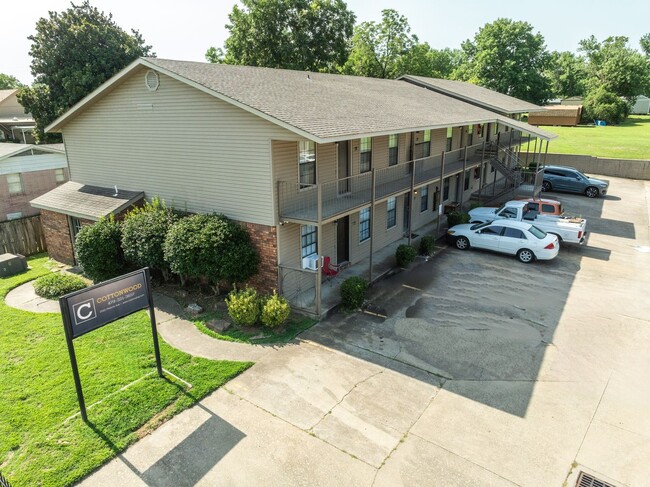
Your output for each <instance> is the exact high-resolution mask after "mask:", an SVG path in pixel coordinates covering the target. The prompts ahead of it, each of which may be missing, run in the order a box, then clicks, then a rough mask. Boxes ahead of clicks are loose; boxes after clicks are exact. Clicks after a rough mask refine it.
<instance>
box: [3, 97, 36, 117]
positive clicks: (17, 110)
mask: <svg viewBox="0 0 650 487" xmlns="http://www.w3.org/2000/svg"><path fill="white" fill-rule="evenodd" d="M28 116H29V115H27V114H26V113H25V110H24V109H23V106H22V105H21V104H20V103H19V102H18V97H17V96H16V93H13V94H11V95H9V96H8V97H7V98H5V99H4V100H2V102H0V118H12V117H18V118H20V119H25V118H27V117H28Z"/></svg>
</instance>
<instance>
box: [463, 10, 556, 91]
mask: <svg viewBox="0 0 650 487" xmlns="http://www.w3.org/2000/svg"><path fill="white" fill-rule="evenodd" d="M462 48H463V51H464V53H465V56H466V58H467V59H466V63H464V64H463V65H462V66H460V67H459V68H458V69H456V70H455V71H454V75H453V76H454V77H455V78H456V79H461V80H465V81H470V82H472V83H476V84H478V85H481V86H485V87H486V88H490V89H492V90H496V91H498V92H500V93H504V94H506V95H510V96H514V97H517V98H521V99H522V100H527V101H530V102H532V103H544V102H545V101H546V100H547V99H548V97H549V95H550V90H549V82H548V80H547V78H546V77H544V75H543V73H542V72H543V70H544V69H545V67H546V64H547V62H548V51H547V50H546V46H545V44H544V37H543V36H542V35H541V34H540V33H539V32H538V33H534V32H533V26H532V25H530V24H529V23H528V22H522V21H513V20H511V19H503V18H501V19H497V20H495V21H494V22H492V23H488V24H485V25H484V26H483V27H481V28H480V29H479V31H478V32H477V33H476V35H475V36H474V39H473V40H469V39H468V40H466V41H465V42H463V43H462Z"/></svg>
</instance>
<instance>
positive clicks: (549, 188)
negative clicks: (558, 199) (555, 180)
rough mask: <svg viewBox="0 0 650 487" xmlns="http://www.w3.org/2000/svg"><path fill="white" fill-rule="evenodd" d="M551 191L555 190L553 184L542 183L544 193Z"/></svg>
mask: <svg viewBox="0 0 650 487" xmlns="http://www.w3.org/2000/svg"><path fill="white" fill-rule="evenodd" d="M551 189H553V187H552V186H551V183H549V182H548V181H544V182H543V183H542V191H550V190H551Z"/></svg>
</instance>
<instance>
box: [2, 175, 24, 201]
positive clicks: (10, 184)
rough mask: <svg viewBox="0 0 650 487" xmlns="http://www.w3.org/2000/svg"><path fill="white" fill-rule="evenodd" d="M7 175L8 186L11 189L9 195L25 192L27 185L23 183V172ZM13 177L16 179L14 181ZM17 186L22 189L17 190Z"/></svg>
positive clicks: (18, 194)
mask: <svg viewBox="0 0 650 487" xmlns="http://www.w3.org/2000/svg"><path fill="white" fill-rule="evenodd" d="M6 177H7V186H8V189H9V196H20V195H23V194H25V185H24V184H23V176H22V174H20V173H17V172H16V173H13V174H7V176H6ZM14 178H15V179H14ZM12 179H14V180H13V181H12ZM16 187H19V188H20V189H19V190H16ZM12 188H13V189H12Z"/></svg>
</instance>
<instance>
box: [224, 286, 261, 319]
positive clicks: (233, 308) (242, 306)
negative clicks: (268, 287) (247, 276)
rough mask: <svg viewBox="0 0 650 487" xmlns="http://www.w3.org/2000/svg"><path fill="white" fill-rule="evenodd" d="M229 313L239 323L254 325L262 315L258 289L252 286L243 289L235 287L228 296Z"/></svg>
mask: <svg viewBox="0 0 650 487" xmlns="http://www.w3.org/2000/svg"><path fill="white" fill-rule="evenodd" d="M226 306H228V315H230V317H231V318H232V320H233V321H234V322H235V324H237V325H241V326H252V325H254V324H255V323H257V320H258V319H259V316H260V303H259V299H258V297H257V291H255V289H253V288H251V287H247V288H245V289H242V290H237V288H235V289H233V290H232V291H231V292H230V294H229V295H228V297H227V298H226Z"/></svg>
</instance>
